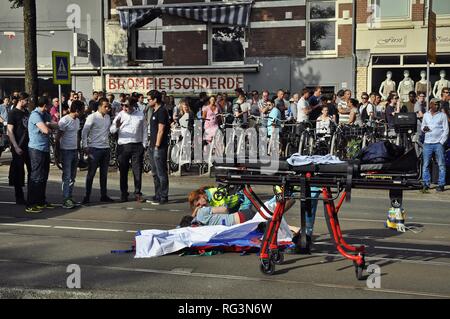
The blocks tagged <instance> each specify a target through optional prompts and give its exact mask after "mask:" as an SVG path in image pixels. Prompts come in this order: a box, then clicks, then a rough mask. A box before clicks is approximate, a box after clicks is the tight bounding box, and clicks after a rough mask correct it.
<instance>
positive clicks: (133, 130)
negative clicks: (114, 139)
mask: <svg viewBox="0 0 450 319" xmlns="http://www.w3.org/2000/svg"><path fill="white" fill-rule="evenodd" d="M110 132H111V133H112V134H116V133H119V140H118V145H119V146H118V148H117V153H118V156H119V170H120V191H121V194H122V195H121V202H122V203H125V202H127V201H128V196H129V194H128V171H129V170H130V160H131V168H132V171H133V176H134V196H135V200H136V201H137V202H139V203H143V202H145V200H144V199H143V198H142V193H141V188H142V170H143V162H144V151H145V148H146V147H147V137H148V134H147V121H146V120H145V115H144V113H143V112H142V111H140V110H139V109H138V108H137V100H136V99H135V98H129V99H127V101H126V102H125V103H124V104H123V110H122V111H121V112H120V113H119V114H117V116H116V118H115V119H114V121H113V123H112V125H111V128H110Z"/></svg>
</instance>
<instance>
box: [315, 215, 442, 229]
mask: <svg viewBox="0 0 450 319" xmlns="http://www.w3.org/2000/svg"><path fill="white" fill-rule="evenodd" d="M316 219H323V220H325V217H316ZM339 220H340V221H350V222H370V223H384V222H385V220H383V219H362V218H339ZM414 224H422V225H430V226H445V227H448V226H450V224H444V223H425V222H421V221H418V220H415V221H414ZM406 226H408V223H406Z"/></svg>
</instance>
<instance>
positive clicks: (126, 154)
mask: <svg viewBox="0 0 450 319" xmlns="http://www.w3.org/2000/svg"><path fill="white" fill-rule="evenodd" d="M117 153H118V161H119V170H120V192H121V193H122V197H127V196H128V171H129V170H130V160H131V169H132V171H133V177H134V194H135V195H142V193H141V189H142V171H143V165H144V146H143V145H142V143H130V144H124V145H119V146H118V147H117Z"/></svg>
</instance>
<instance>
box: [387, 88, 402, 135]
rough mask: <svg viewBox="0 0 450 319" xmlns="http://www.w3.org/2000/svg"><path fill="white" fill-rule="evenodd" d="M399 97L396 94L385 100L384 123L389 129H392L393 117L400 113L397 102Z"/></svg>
mask: <svg viewBox="0 0 450 319" xmlns="http://www.w3.org/2000/svg"><path fill="white" fill-rule="evenodd" d="M399 100H400V96H399V95H397V94H394V95H391V96H389V97H388V98H387V101H386V102H387V104H386V113H385V117H386V122H387V123H388V127H389V129H394V117H395V114H396V113H400V110H399V107H398V102H399Z"/></svg>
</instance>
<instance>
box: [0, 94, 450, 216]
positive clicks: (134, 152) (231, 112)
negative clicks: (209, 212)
mask: <svg viewBox="0 0 450 319" xmlns="http://www.w3.org/2000/svg"><path fill="white" fill-rule="evenodd" d="M29 99H30V98H29V95H28V94H27V93H25V92H13V94H12V95H11V96H7V97H4V98H3V99H2V100H0V129H1V130H3V133H7V134H3V135H2V136H3V138H2V144H0V146H1V147H2V148H1V151H3V150H4V146H5V145H6V144H7V143H9V145H10V149H11V153H12V162H11V165H10V172H9V182H10V185H11V186H14V188H15V198H16V203H17V204H22V205H25V206H26V212H28V213H39V212H42V210H43V209H46V208H47V209H51V208H54V207H55V206H54V205H52V204H50V203H49V202H48V201H47V199H46V185H47V180H48V175H49V166H50V138H51V137H54V138H55V141H56V145H57V149H58V152H59V154H60V159H61V162H62V166H63V167H62V193H63V194H62V197H63V207H64V208H68V209H70V208H74V207H76V206H77V205H78V203H77V202H76V201H75V200H74V199H73V194H72V193H73V187H74V184H75V179H76V175H77V168H78V167H80V165H81V164H83V162H84V158H85V157H84V156H85V155H87V158H88V159H87V163H84V164H85V166H86V167H87V176H86V181H85V196H84V198H83V200H82V203H83V204H88V203H90V201H91V194H92V184H93V180H94V178H95V175H96V172H97V169H99V171H100V174H99V175H100V192H101V198H100V200H101V201H102V202H113V200H112V199H111V198H110V197H109V196H108V188H107V179H108V167H109V162H110V137H111V136H115V138H116V139H117V144H118V149H117V153H118V166H119V171H120V191H121V202H126V201H128V200H129V196H130V194H129V192H128V172H129V170H130V168H131V170H132V172H133V176H134V200H136V201H138V202H140V203H143V202H151V203H152V204H154V205H161V204H166V203H167V202H168V199H169V178H168V169H167V155H168V154H167V153H168V146H169V137H170V129H171V126H173V125H179V126H181V127H182V128H183V129H185V130H188V129H191V128H192V127H193V125H194V121H195V120H201V121H203V129H204V141H205V142H206V143H210V142H211V141H212V139H213V138H214V136H215V134H216V132H217V130H218V129H219V126H220V125H221V124H224V123H225V124H228V125H230V127H231V126H240V127H242V128H247V127H255V126H258V127H265V128H266V129H267V133H268V136H269V137H270V136H271V135H272V134H273V132H274V129H275V128H278V127H280V123H282V122H283V121H291V122H294V123H295V122H296V123H303V122H305V121H308V122H312V123H315V125H316V128H317V129H318V130H320V131H324V132H328V131H329V130H330V127H331V125H332V123H334V124H335V125H339V124H347V125H362V124H363V123H365V122H367V121H376V120H381V121H385V122H386V123H387V125H388V126H389V127H390V128H392V127H393V126H394V118H395V114H396V113H402V112H414V113H416V114H417V118H418V126H419V127H420V132H421V133H422V134H423V136H424V150H423V157H424V165H423V170H424V172H423V173H424V174H423V181H424V190H425V191H427V190H428V189H429V187H430V174H429V164H430V160H431V157H432V156H433V155H434V156H435V157H436V159H437V161H438V165H439V170H440V174H439V187H438V190H439V191H443V190H444V186H445V173H446V167H445V158H444V145H445V144H446V143H447V139H448V122H449V121H450V111H449V102H450V94H449V89H448V88H444V89H443V90H442V95H441V99H440V100H436V99H432V100H431V101H430V103H429V109H427V103H426V102H427V101H426V99H427V96H426V94H425V93H422V92H419V93H418V94H416V92H410V94H409V101H408V102H406V103H404V102H403V101H401V99H400V97H399V95H398V94H397V92H391V94H390V95H389V97H388V98H387V100H386V101H382V97H381V95H380V94H379V93H370V94H368V93H363V94H362V95H361V101H358V100H357V99H355V98H354V97H353V96H352V92H351V91H350V90H341V91H339V92H337V93H330V94H326V93H325V92H323V91H322V88H321V87H320V86H318V87H316V88H314V89H313V90H310V89H308V88H305V89H303V90H302V91H301V92H300V93H294V94H290V93H289V92H286V91H285V90H281V89H280V90H278V91H277V93H276V94H275V95H274V96H273V97H271V94H270V92H269V91H268V90H264V91H262V92H261V94H260V93H259V92H258V91H256V90H254V91H251V92H249V93H248V94H247V93H245V92H244V91H243V90H242V89H236V91H235V97H233V98H230V97H229V96H228V95H227V94H225V93H223V94H221V93H219V94H217V95H211V96H208V95H207V94H206V93H200V95H199V96H198V98H184V99H181V100H179V101H178V103H176V100H175V98H174V97H173V96H169V95H167V93H166V92H159V91H156V90H152V91H149V92H148V93H147V94H146V96H144V95H143V94H139V93H132V94H120V95H119V96H118V98H116V97H115V96H114V94H106V93H104V92H93V94H92V98H91V99H90V100H89V101H88V100H87V99H86V98H85V97H84V95H83V93H82V92H76V91H72V92H71V93H70V95H69V96H63V97H62V100H61V101H60V100H59V98H57V97H55V98H53V99H50V97H49V96H48V94H43V95H42V96H41V97H39V99H38V101H36V103H35V104H36V105H35V106H34V107H33V109H32V110H30V103H29ZM6 136H7V140H8V141H6V138H5V137H6ZM145 152H149V154H150V162H151V167H152V175H153V180H154V187H155V195H154V196H153V197H152V198H151V199H150V200H145V199H144V197H143V194H142V192H141V190H142V174H143V157H144V153H145ZM0 155H1V152H0ZM25 168H26V172H27V187H28V192H27V198H25V195H24V191H23V187H24V186H25V177H26V174H25ZM241 217H242V216H241ZM236 218H237V217H236ZM244 219H245V218H244Z"/></svg>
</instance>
